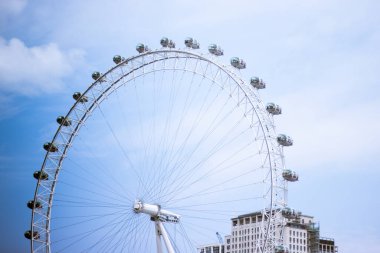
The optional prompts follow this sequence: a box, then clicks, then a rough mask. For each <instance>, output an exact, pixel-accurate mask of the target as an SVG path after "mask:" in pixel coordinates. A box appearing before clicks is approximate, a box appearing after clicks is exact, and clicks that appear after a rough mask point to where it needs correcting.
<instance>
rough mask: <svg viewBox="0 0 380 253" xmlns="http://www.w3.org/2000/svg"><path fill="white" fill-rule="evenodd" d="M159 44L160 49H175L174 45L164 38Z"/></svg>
mask: <svg viewBox="0 0 380 253" xmlns="http://www.w3.org/2000/svg"><path fill="white" fill-rule="evenodd" d="M160 44H161V46H162V47H168V48H175V43H174V42H173V41H172V40H169V39H168V38H166V37H163V38H162V39H161V40H160Z"/></svg>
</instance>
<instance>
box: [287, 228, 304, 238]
mask: <svg viewBox="0 0 380 253" xmlns="http://www.w3.org/2000/svg"><path fill="white" fill-rule="evenodd" d="M289 234H290V235H292V234H293V236H297V237H303V238H306V232H302V231H297V230H292V229H289Z"/></svg>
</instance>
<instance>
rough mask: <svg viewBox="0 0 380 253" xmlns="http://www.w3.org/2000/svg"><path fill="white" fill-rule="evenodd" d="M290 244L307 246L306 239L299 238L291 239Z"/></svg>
mask: <svg viewBox="0 0 380 253" xmlns="http://www.w3.org/2000/svg"><path fill="white" fill-rule="evenodd" d="M289 242H290V243H298V244H305V245H306V239H298V238H294V237H293V238H292V237H290V238H289Z"/></svg>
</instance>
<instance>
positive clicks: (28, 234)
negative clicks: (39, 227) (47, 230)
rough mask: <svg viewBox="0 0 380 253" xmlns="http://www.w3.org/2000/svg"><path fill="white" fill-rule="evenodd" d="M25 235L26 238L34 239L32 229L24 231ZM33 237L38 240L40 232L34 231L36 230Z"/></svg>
mask: <svg viewBox="0 0 380 253" xmlns="http://www.w3.org/2000/svg"><path fill="white" fill-rule="evenodd" d="M24 236H25V238H26V239H29V240H31V239H32V231H30V230H28V231H26V232H25V233H24ZM33 239H34V240H38V239H40V234H39V233H38V232H37V231H34V232H33Z"/></svg>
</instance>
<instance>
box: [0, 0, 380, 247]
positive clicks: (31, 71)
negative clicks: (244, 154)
mask: <svg viewBox="0 0 380 253" xmlns="http://www.w3.org/2000/svg"><path fill="white" fill-rule="evenodd" d="M379 9H380V3H379V2H378V1H375V0H361V1H358V0H345V1H343V0H329V1H327V0H318V1H317V0H308V1H301V0H282V1H275V0H268V1H257V0H250V1H244V0H235V1H216V0H209V1H183V0H172V1H168V0H162V1H137V0H130V1H99V0H92V1H87V0H84V1H74V0H68V1H48V0H36V1H28V0H12V1H7V0H1V1H0V171H1V174H2V176H1V177H0V182H1V184H0V190H1V194H2V195H1V196H2V199H3V203H5V205H3V207H2V208H1V214H2V215H1V218H0V219H1V224H2V225H3V233H2V236H1V238H0V251H1V252H25V251H26V250H27V249H28V241H27V240H25V239H24V236H23V233H24V231H25V230H27V229H28V227H29V224H30V210H29V209H27V208H26V202H27V201H28V200H29V199H31V198H32V197H33V194H34V189H35V183H36V182H35V180H34V179H33V177H32V174H33V172H34V171H35V170H36V169H38V168H39V167H40V166H41V163H42V160H43V156H44V151H43V150H42V148H41V146H42V143H44V142H45V141H46V140H48V139H50V138H51V137H52V135H53V134H54V132H55V129H56V127H57V125H56V123H55V118H56V117H57V116H58V115H59V114H62V113H63V112H65V111H67V110H68V108H69V106H70V105H71V104H72V98H71V95H72V93H73V92H74V91H81V90H84V89H85V88H86V87H87V86H88V85H89V84H90V83H91V79H90V75H91V73H92V72H93V71H94V70H103V71H104V70H106V69H107V68H109V67H110V66H112V61H111V60H112V57H113V55H115V54H122V55H124V56H131V55H135V54H137V52H136V51H135V45H136V44H137V43H140V42H143V43H146V44H148V45H149V46H150V47H151V48H158V47H159V40H160V38H161V37H162V36H166V37H169V38H171V39H173V40H174V41H175V42H176V43H177V45H178V46H179V45H180V47H183V46H182V45H183V40H184V38H185V37H188V36H192V37H194V38H196V39H197V40H198V41H199V42H200V44H201V50H204V51H206V47H207V45H208V44H209V43H218V44H220V45H221V46H222V47H223V49H224V52H225V55H226V57H225V59H224V60H225V62H226V63H227V62H228V60H229V57H232V56H240V57H242V58H243V59H244V60H245V61H246V62H247V69H245V70H243V71H241V73H242V75H243V76H244V77H246V78H247V79H248V78H249V77H250V76H251V75H257V76H260V77H261V78H263V79H264V80H265V81H266V83H267V89H266V90H264V91H262V92H261V93H260V95H261V96H262V98H263V100H264V101H268V102H269V101H274V102H276V103H278V104H280V105H281V106H282V110H283V113H282V115H281V116H278V117H276V118H275V120H276V127H277V128H276V129H277V132H281V133H286V134H289V135H290V136H291V137H292V138H293V139H294V146H292V147H290V148H287V149H286V150H285V155H286V164H287V167H289V168H292V169H294V170H296V171H297V172H298V173H299V175H300V181H299V182H297V183H296V184H291V185H290V186H289V205H290V206H292V207H294V208H297V209H299V210H302V212H304V213H306V214H309V215H312V216H314V217H315V219H317V220H318V221H319V222H320V226H321V234H322V236H325V237H331V238H334V239H335V241H336V243H337V245H338V246H339V251H340V252H346V253H354V252H355V253H362V252H363V253H364V252H379V251H380V246H379V245H380V244H379V242H380V222H379V219H377V218H376V213H375V212H376V210H377V209H378V208H379V207H380V200H379V198H378V196H377V194H378V193H380V190H379V185H380V171H379V170H378V161H379V156H380V135H378V134H376V132H377V130H378V129H379V128H380V113H379V112H378V110H377V108H378V107H379V106H380V97H379V87H378V75H377V74H378V66H379V65H380V47H379V45H380V30H379V29H378V24H379V23H380V17H379V15H378V10H379Z"/></svg>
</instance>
